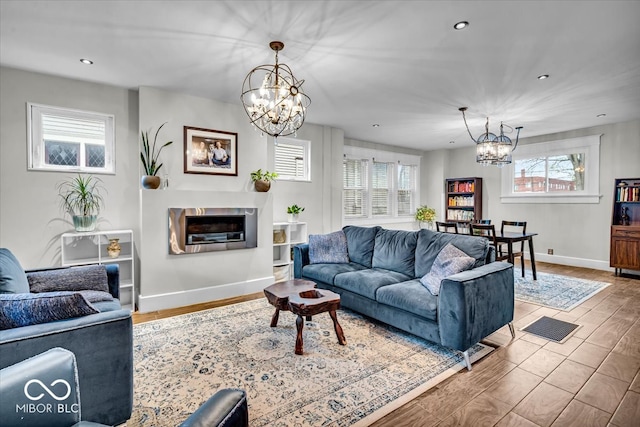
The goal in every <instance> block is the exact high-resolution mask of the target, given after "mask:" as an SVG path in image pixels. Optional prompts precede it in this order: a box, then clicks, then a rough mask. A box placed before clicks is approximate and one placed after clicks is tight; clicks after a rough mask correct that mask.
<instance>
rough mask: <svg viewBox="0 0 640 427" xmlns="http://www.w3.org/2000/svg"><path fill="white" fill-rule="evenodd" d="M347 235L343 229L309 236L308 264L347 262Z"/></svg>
mask: <svg viewBox="0 0 640 427" xmlns="http://www.w3.org/2000/svg"><path fill="white" fill-rule="evenodd" d="M348 262H349V253H348V250H347V236H345V234H344V231H342V230H340V231H336V232H333V233H329V234H311V235H310V236H309V263H310V264H339V263H348Z"/></svg>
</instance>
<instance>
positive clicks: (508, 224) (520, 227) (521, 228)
mask: <svg viewBox="0 0 640 427" xmlns="http://www.w3.org/2000/svg"><path fill="white" fill-rule="evenodd" d="M505 231H506V232H515V233H522V234H525V233H526V232H527V222H526V221H502V224H501V225H500V234H504V232H505ZM504 245H506V243H502V244H500V245H498V248H497V250H498V252H499V253H500V255H502V254H503V253H504V252H505V251H506V248H504ZM512 250H513V258H514V264H515V258H516V257H520V269H521V270H522V277H524V240H523V241H522V242H520V250H519V251H516V250H515V249H514V248H512ZM507 255H508V254H507Z"/></svg>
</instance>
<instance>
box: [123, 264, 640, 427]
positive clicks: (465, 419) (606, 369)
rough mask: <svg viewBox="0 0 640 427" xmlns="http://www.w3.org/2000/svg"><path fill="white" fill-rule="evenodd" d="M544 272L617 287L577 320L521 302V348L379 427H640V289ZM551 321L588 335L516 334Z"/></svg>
mask: <svg viewBox="0 0 640 427" xmlns="http://www.w3.org/2000/svg"><path fill="white" fill-rule="evenodd" d="M528 267H529V266H528V265H527V268H528ZM537 267H538V271H543V272H548V273H555V274H562V275H566V276H574V277H579V278H584V279H590V280H598V281H603V282H608V283H611V284H612V285H611V286H609V287H608V288H606V289H605V290H603V291H601V292H600V293H598V294H597V295H595V296H594V297H592V298H590V299H589V300H587V301H585V302H583V303H582V304H581V305H579V306H578V307H576V308H574V309H573V310H571V311H569V312H564V311H559V310H554V309H550V308H545V307H540V306H537V305H534V304H529V303H524V302H519V301H516V307H515V309H516V310H515V319H514V325H515V326H516V338H515V339H512V338H511V334H510V333H509V329H508V328H507V327H506V326H505V327H504V328H502V329H500V330H499V331H497V332H496V333H494V334H492V335H491V336H489V337H487V339H486V340H485V341H483V342H484V343H485V344H488V345H491V346H493V347H496V350H495V351H493V352H492V353H491V354H490V355H489V356H487V357H485V358H484V359H482V360H480V361H478V362H476V363H474V365H473V370H472V371H471V372H469V371H467V370H463V371H460V372H458V373H457V374H455V375H453V376H452V377H450V378H449V379H447V380H445V381H444V382H442V383H440V384H438V385H437V386H436V387H433V388H432V389H430V390H428V391H426V392H425V393H423V394H422V395H420V396H418V397H417V398H415V399H414V400H412V401H411V402H409V403H407V404H405V405H404V406H402V407H400V408H399V409H397V410H395V411H394V412H392V413H390V414H388V415H387V416H385V417H384V418H382V419H381V420H379V421H377V422H376V423H374V424H373V426H374V427H403V426H407V427H409V426H410V427H414V426H420V427H430V426H434V427H435V426H438V427H449V426H473V427H476V426H498V427H547V426H553V427H560V426H576V427H591V426H593V427H598V426H602V427H640V280H638V279H633V278H626V277H616V276H614V275H613V273H611V272H606V271H600V270H591V269H584V268H578V267H568V266H561V265H556V264H546V263H537ZM255 298H263V294H262V293H256V294H252V295H248V296H244V297H240V298H232V299H228V300H224V301H216V302H212V303H205V304H198V305H195V306H189V307H182V308H178V309H172V310H163V311H160V312H153V313H146V314H138V313H135V314H134V316H133V318H134V323H140V322H144V321H148V320H154V319H160V318H164V317H170V316H175V315H178V314H183V313H188V312H192V311H197V310H203V309H208V308H213V307H218V306H221V305H226V304H232V303H236V302H241V301H246V300H251V299H255ZM543 315H544V316H550V317H555V318H558V319H561V320H565V321H569V322H574V323H578V324H579V325H581V327H580V328H579V329H578V330H577V331H576V332H575V333H574V335H573V336H572V337H571V338H570V339H569V340H567V341H566V342H565V343H563V344H557V343H554V342H551V341H547V340H545V339H542V338H539V337H537V336H535V335H530V334H527V333H524V332H521V331H519V330H518V328H521V327H523V326H525V325H527V324H528V323H530V322H532V321H534V320H536V319H537V318H538V317H540V316H543Z"/></svg>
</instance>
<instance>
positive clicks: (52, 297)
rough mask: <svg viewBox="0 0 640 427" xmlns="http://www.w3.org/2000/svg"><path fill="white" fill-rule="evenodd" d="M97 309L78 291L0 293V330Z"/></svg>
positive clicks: (90, 312)
mask: <svg viewBox="0 0 640 427" xmlns="http://www.w3.org/2000/svg"><path fill="white" fill-rule="evenodd" d="M96 313H99V311H98V310H96V308H95V307H94V306H93V305H91V303H89V302H88V301H87V300H86V299H85V297H84V296H83V295H82V294H80V293H78V292H43V293H39V294H0V330H2V329H11V328H19V327H21V326H28V325H37V324H40V323H48V322H54V321H56V320H64V319H70V318H72V317H81V316H87V315H89V314H96Z"/></svg>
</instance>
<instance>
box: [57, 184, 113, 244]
mask: <svg viewBox="0 0 640 427" xmlns="http://www.w3.org/2000/svg"><path fill="white" fill-rule="evenodd" d="M102 190H104V187H103V186H102V181H101V180H100V178H96V177H94V176H93V175H87V176H86V177H84V176H82V175H80V174H78V176H77V177H74V178H68V179H66V180H64V181H62V182H61V183H59V184H58V194H59V196H60V207H61V208H62V209H63V210H64V211H65V212H67V213H69V215H71V218H72V219H73V227H74V228H75V230H76V231H79V232H83V231H93V230H94V229H95V228H96V223H97V222H98V214H99V213H100V209H101V208H102V207H103V206H104V200H103V198H102V195H101V194H100V191H102Z"/></svg>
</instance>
